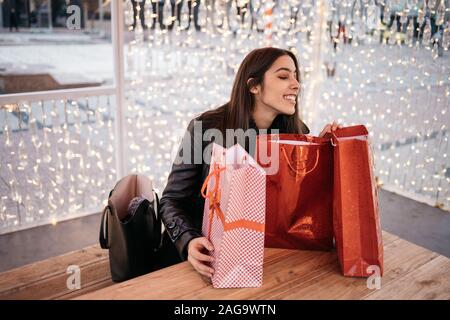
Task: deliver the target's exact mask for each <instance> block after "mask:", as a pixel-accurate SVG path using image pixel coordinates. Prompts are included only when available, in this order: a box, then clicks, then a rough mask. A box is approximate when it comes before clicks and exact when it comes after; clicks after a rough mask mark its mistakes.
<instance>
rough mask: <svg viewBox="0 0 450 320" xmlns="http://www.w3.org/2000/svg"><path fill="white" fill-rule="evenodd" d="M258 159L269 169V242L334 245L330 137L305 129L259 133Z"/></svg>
mask: <svg viewBox="0 0 450 320" xmlns="http://www.w3.org/2000/svg"><path fill="white" fill-rule="evenodd" d="M256 159H257V161H258V163H259V164H260V165H261V166H262V167H263V168H264V169H265V170H266V173H267V184H266V235H265V246H266V247H276V248H288V249H307V250H330V249H332V247H333V222H332V214H333V212H332V209H333V208H332V194H333V190H332V188H333V172H332V169H333V149H332V146H331V143H330V140H329V139H324V138H318V137H313V136H307V135H301V134H276V135H274V134H272V135H260V136H258V142H257V150H256ZM274 168H275V169H276V170H273V169H274ZM269 171H270V173H269Z"/></svg>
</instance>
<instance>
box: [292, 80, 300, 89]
mask: <svg viewBox="0 0 450 320" xmlns="http://www.w3.org/2000/svg"><path fill="white" fill-rule="evenodd" d="M299 87H300V83H299V82H298V81H297V79H295V78H294V79H293V80H292V83H291V88H292V89H295V90H298V88H299Z"/></svg>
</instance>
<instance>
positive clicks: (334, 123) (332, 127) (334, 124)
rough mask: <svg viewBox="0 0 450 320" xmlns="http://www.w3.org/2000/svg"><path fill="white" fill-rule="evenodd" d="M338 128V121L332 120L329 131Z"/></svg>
mask: <svg viewBox="0 0 450 320" xmlns="http://www.w3.org/2000/svg"><path fill="white" fill-rule="evenodd" d="M337 128H338V123H337V122H336V120H335V121H333V124H332V125H331V131H335V130H336V129H337Z"/></svg>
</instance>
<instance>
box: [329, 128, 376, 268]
mask: <svg viewBox="0 0 450 320" xmlns="http://www.w3.org/2000/svg"><path fill="white" fill-rule="evenodd" d="M331 137H332V142H333V145H334V195H333V221H334V235H335V239H336V249H337V253H338V256H339V261H340V264H341V268H342V272H343V274H344V275H345V276H355V277H367V276H370V275H371V274H372V272H374V271H375V270H376V269H375V268H379V272H380V275H382V273H383V243H382V234H381V226H380V218H379V212H378V193H377V187H376V183H375V178H374V175H373V159H372V150H371V148H370V141H369V138H368V131H367V129H366V127H365V126H362V125H359V126H353V127H346V128H342V129H339V130H337V131H335V132H334V133H333V134H332V135H331Z"/></svg>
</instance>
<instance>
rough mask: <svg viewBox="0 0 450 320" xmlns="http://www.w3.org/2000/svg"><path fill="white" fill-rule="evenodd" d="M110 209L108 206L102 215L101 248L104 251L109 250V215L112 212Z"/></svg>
mask: <svg viewBox="0 0 450 320" xmlns="http://www.w3.org/2000/svg"><path fill="white" fill-rule="evenodd" d="M110 210H111V209H110V207H109V206H106V207H105V209H104V210H103V214H102V222H101V223H100V236H99V241H100V247H101V248H102V249H109V245H108V214H109V212H110Z"/></svg>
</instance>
